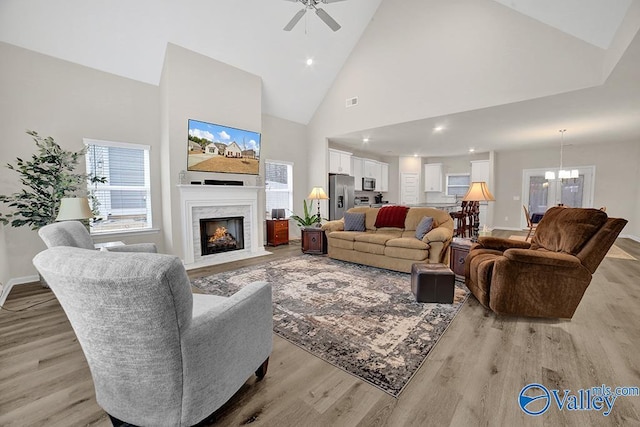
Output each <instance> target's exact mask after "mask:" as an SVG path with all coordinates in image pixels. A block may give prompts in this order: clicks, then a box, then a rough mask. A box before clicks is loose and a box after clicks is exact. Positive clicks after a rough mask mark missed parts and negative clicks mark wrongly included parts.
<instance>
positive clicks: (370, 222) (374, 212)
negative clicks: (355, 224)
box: [347, 206, 380, 230]
mask: <svg viewBox="0 0 640 427" xmlns="http://www.w3.org/2000/svg"><path fill="white" fill-rule="evenodd" d="M379 210H380V209H379V208H370V207H368V206H356V207H353V208H351V209H349V210H348V211H347V212H362V213H364V214H365V215H366V218H365V220H364V225H365V227H366V229H367V230H375V229H376V226H375V224H376V217H377V216H378V211H379Z"/></svg>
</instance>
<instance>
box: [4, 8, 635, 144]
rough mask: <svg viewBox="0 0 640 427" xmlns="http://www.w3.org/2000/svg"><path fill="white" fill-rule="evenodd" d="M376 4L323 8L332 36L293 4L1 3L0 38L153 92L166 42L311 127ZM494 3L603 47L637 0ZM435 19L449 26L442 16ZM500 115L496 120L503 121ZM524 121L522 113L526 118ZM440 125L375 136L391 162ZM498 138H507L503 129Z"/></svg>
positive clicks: (266, 108)
mask: <svg viewBox="0 0 640 427" xmlns="http://www.w3.org/2000/svg"><path fill="white" fill-rule="evenodd" d="M382 1H384V2H385V5H386V4H388V3H390V4H391V5H394V4H398V5H399V4H400V2H401V1H402V0H345V1H343V2H336V3H332V4H326V5H322V8H324V9H325V10H326V11H327V12H328V13H329V14H330V15H331V16H332V17H333V18H335V19H336V21H338V22H339V23H340V24H341V25H342V29H340V30H339V31H337V32H333V31H331V30H330V29H329V28H328V27H327V26H326V25H325V24H324V23H323V22H322V21H321V20H320V19H319V18H318V17H317V16H316V15H315V14H313V13H307V14H306V15H305V17H303V19H302V20H301V21H300V22H299V23H298V25H297V26H296V27H295V28H294V29H293V31H291V32H285V31H283V30H282V28H283V27H284V25H285V24H286V23H287V22H288V21H289V19H290V18H291V17H292V16H293V15H294V14H295V13H296V12H297V11H298V10H300V9H301V7H302V6H301V5H300V4H299V3H293V2H291V1H284V0H244V1H239V0H187V1H177V0H135V1H112V0H92V1H86V0H64V1H62V2H53V1H50V0H29V1H25V0H1V1H0V40H1V41H4V42H7V43H10V44H14V45H17V46H21V47H24V48H27V49H30V50H34V51H37V52H41V53H44V54H47V55H51V56H54V57H58V58H61V59H64V60H68V61H71V62H74V63H78V64H81V65H85V66H88V67H92V68H96V69H99V70H103V71H106V72H109V73H113V74H117V75H120V76H124V77H127V78H131V79H135V80H139V81H142V82H146V83H150V84H153V85H157V84H158V82H159V80H160V74H161V70H162V64H163V59H164V54H165V49H166V44H167V43H168V42H171V43H174V44H177V45H180V46H183V47H185V48H187V49H190V50H193V51H196V52H198V53H201V54H203V55H207V56H210V57H212V58H215V59H217V60H219V61H222V62H226V63H228V64H230V65H233V66H236V67H238V68H240V69H243V70H245V71H248V72H251V73H253V74H256V75H258V76H260V77H261V78H262V80H263V96H262V99H263V101H262V102H263V112H264V113H267V114H271V115H274V116H277V117H282V118H285V119H288V120H292V121H296V122H299V123H308V122H309V121H310V119H311V118H312V116H313V114H314V113H315V112H316V110H317V108H318V106H319V105H320V104H321V103H322V101H323V99H324V97H325V96H326V94H327V91H328V90H329V88H330V87H331V86H332V84H333V82H334V80H335V79H336V76H338V75H339V72H340V70H341V69H342V67H343V66H344V64H345V61H346V60H347V58H348V57H349V55H350V54H351V52H352V50H353V48H354V46H356V44H357V43H358V41H359V40H360V38H361V37H362V35H363V33H364V31H365V29H366V28H367V26H368V25H369V23H370V21H371V20H372V19H375V13H376V11H377V9H378V7H379V5H380V3H381V2H382ZM495 1H496V2H498V3H500V4H502V5H504V6H506V7H509V8H511V9H513V10H515V11H517V12H519V13H521V14H525V15H527V16H529V17H531V18H533V19H534V20H537V21H539V22H541V23H543V25H549V26H552V27H554V28H556V29H559V30H561V31H563V32H565V33H567V34H570V35H572V36H574V37H576V38H579V39H581V40H583V41H585V42H587V43H590V44H591V45H593V46H597V47H598V48H601V49H608V48H609V47H610V45H611V42H612V40H613V38H614V36H615V34H616V31H617V29H618V28H619V26H620V25H621V23H622V21H623V19H624V17H625V13H626V12H627V10H628V9H629V6H630V4H631V3H632V2H633V1H636V0H617V1H610V0H495ZM396 2H397V3H396ZM442 19H443V25H446V19H447V17H446V16H445V17H442ZM402 30H403V28H402V22H398V23H397V27H396V28H393V31H395V32H402ZM308 58H313V59H314V64H313V65H312V66H307V65H306V63H305V61H306V60H307V59H308ZM400 65H401V64H400ZM567 102H569V101H567ZM575 102H578V100H576V101H575ZM513 107H515V108H516V110H513V111H518V110H517V108H519V106H518V105H514V106H513ZM520 108H523V107H520ZM542 110H543V111H544V110H545V108H542ZM461 111H463V110H461ZM506 111H507V110H505V113H504V114H503V117H507V118H508V117H509V113H508V112H506ZM546 111H547V112H549V111H551V110H548V109H546ZM521 113H523V114H524V115H525V116H526V115H527V112H525V111H521ZM461 114H463V115H462V116H447V118H446V119H447V120H449V121H450V122H452V121H455V120H457V119H464V120H460V121H461V122H463V123H470V122H473V120H475V118H476V117H477V120H478V123H479V124H480V123H491V120H489V119H488V118H487V117H488V116H486V117H485V116H483V114H485V115H487V114H488V112H487V111H485V112H483V111H482V110H480V111H476V113H474V114H473V115H472V114H471V113H461ZM464 114H467V115H468V117H467V116H464ZM538 114H539V115H541V116H544V114H542V113H541V112H539V113H538ZM491 117H494V118H495V117H496V116H495V115H493V114H492V115H491ZM520 117H522V114H521V115H518V116H514V117H513V120H512V121H511V122H512V123H517V124H518V125H520V126H522V123H518V120H520V119H519V118H520ZM439 120H440V121H442V118H439V117H432V118H425V121H424V122H421V123H420V124H418V123H417V122H415V123H408V124H404V125H403V126H404V128H402V127H398V128H395V130H393V129H392V128H388V129H386V128H384V129H383V128H380V129H378V130H377V131H378V132H379V136H380V138H383V135H384V134H385V132H386V134H390V135H393V136H392V137H391V138H393V139H394V141H398V142H401V141H404V140H406V144H405V145H406V146H404V145H398V152H397V153H395V154H409V153H410V152H412V151H415V148H412V146H411V144H413V143H414V142H415V133H412V132H413V131H412V129H416V128H420V132H421V133H422V134H423V133H424V128H425V127H426V128H429V127H431V126H432V125H433V124H434V123H437V122H438V121H439ZM537 120H544V117H537ZM506 121H509V120H508V119H507V120H506ZM501 123H503V124H504V123H505V120H502V121H501ZM486 127H487V129H485V133H484V138H485V139H486V140H487V141H495V138H494V137H495V133H496V132H498V131H497V130H496V128H491V129H490V128H489V125H487V126H486ZM385 129H386V130H385ZM371 131H372V132H373V129H372V130H371ZM466 132H468V133H470V134H473V135H475V136H478V135H479V133H478V132H479V131H478V129H475V130H474V129H473V128H468V130H467V131H466ZM501 132H502V133H503V134H507V133H508V130H507V129H503V130H502V131H501ZM361 135H362V132H353V133H352V134H349V135H342V138H341V139H340V142H342V143H344V144H356V141H357V140H358V139H359V138H361ZM412 135H413V136H412ZM476 139H477V138H476ZM487 145H490V144H489V143H487ZM400 148H402V151H400ZM488 148H491V147H488ZM381 150H382V149H380V151H381ZM381 153H382V151H381ZM382 154H384V153H382Z"/></svg>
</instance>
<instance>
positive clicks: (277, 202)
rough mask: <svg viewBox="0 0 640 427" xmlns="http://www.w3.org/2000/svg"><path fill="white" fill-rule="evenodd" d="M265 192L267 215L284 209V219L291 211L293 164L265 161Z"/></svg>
mask: <svg viewBox="0 0 640 427" xmlns="http://www.w3.org/2000/svg"><path fill="white" fill-rule="evenodd" d="M265 192H266V209H267V215H271V210H272V209H285V217H286V218H289V216H291V211H292V210H293V164H292V163H288V162H280V161H276V160H266V161H265Z"/></svg>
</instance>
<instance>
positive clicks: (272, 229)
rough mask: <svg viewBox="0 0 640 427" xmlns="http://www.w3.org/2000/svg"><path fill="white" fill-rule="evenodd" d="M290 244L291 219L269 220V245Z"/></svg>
mask: <svg viewBox="0 0 640 427" xmlns="http://www.w3.org/2000/svg"><path fill="white" fill-rule="evenodd" d="M288 244H289V220H288V219H268V220H267V245H269V246H278V245H288Z"/></svg>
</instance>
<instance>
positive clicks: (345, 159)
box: [329, 148, 352, 175]
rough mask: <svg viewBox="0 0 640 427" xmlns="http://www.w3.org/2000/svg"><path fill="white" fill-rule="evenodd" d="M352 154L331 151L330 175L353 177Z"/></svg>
mask: <svg viewBox="0 0 640 427" xmlns="http://www.w3.org/2000/svg"><path fill="white" fill-rule="evenodd" d="M351 154H352V153H347V152H346V151H340V150H333V149H331V148H330V149H329V173H341V174H346V175H351Z"/></svg>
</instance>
